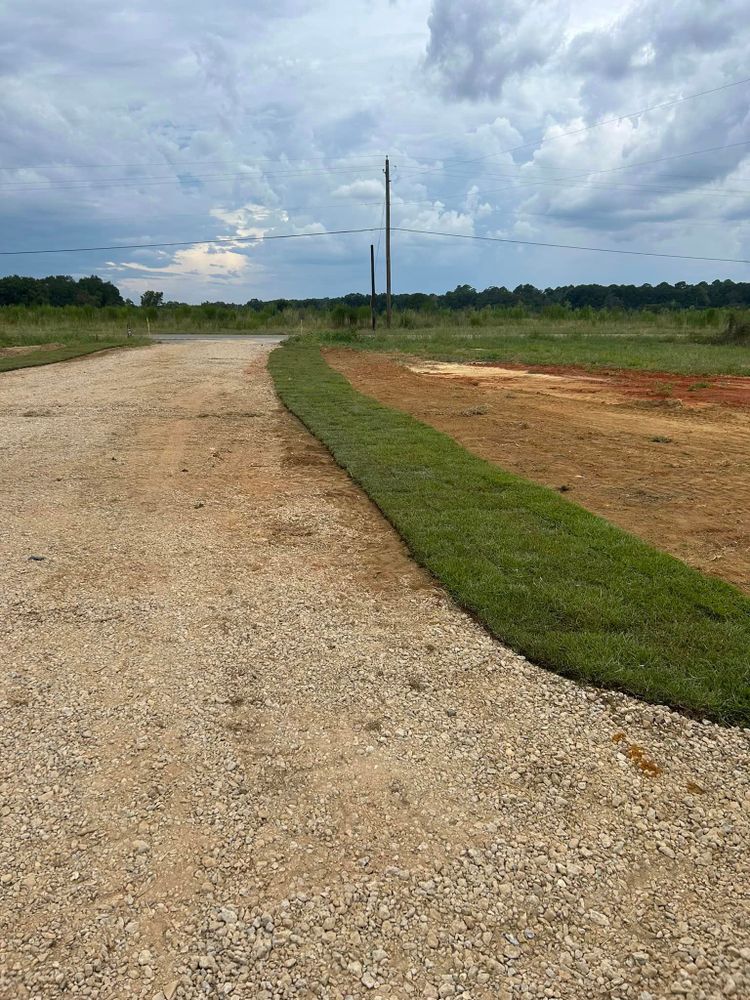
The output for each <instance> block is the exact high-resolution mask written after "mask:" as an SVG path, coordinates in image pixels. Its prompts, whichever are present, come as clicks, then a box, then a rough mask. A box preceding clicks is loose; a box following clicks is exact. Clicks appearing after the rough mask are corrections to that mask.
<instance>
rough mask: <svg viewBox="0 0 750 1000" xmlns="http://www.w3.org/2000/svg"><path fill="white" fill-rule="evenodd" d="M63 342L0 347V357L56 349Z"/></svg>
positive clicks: (14, 356)
mask: <svg viewBox="0 0 750 1000" xmlns="http://www.w3.org/2000/svg"><path fill="white" fill-rule="evenodd" d="M64 346H65V345H64V344H26V345H25V346H24V347H0V358H16V357H18V356H19V355H23V354H35V353H36V352H37V351H58V350H59V349H60V348H61V347H64Z"/></svg>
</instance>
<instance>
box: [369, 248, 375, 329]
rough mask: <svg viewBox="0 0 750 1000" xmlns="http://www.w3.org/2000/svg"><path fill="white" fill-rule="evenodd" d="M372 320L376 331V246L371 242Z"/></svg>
mask: <svg viewBox="0 0 750 1000" xmlns="http://www.w3.org/2000/svg"><path fill="white" fill-rule="evenodd" d="M370 289H371V291H370V322H371V323H372V332H373V333H375V247H374V246H373V244H372V243H371V244H370Z"/></svg>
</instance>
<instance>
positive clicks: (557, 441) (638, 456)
mask: <svg viewBox="0 0 750 1000" xmlns="http://www.w3.org/2000/svg"><path fill="white" fill-rule="evenodd" d="M326 356H327V358H328V360H329V362H330V363H331V364H332V365H333V366H334V367H335V368H336V369H337V370H338V371H341V372H342V373H343V374H344V375H345V376H346V377H347V378H348V379H349V380H350V381H351V383H352V384H353V385H354V387H355V388H356V389H358V390H359V391H360V392H364V393H365V394H367V395H369V396H372V397H374V398H375V399H378V400H379V401H380V402H382V403H384V404H386V405H387V406H393V407H395V408H396V409H398V410H402V411H405V412H407V413H410V414H412V416H414V417H416V418H417V419H419V420H422V421H424V422H425V423H427V424H430V425H431V426H433V427H436V428H437V429H438V430H441V431H443V432H445V433H446V434H450V435H451V437H453V438H454V439H455V440H456V441H458V442H460V443H461V444H462V445H464V447H466V448H468V449H469V450H470V451H472V452H473V453H474V454H476V455H479V456H481V457H482V458H484V459H487V460H488V461H491V462H494V463H496V464H497V465H499V466H501V467H502V468H504V469H508V470H509V471H511V472H514V473H516V474H517V475H520V476H523V477H525V478H527V479H530V480H533V481H535V482H538V483H541V484H543V485H544V486H549V487H551V488H553V489H561V490H563V491H564V492H565V494H566V496H568V497H570V499H572V500H574V501H575V502H576V503H579V504H581V505H582V506H584V507H586V508H587V509H588V510H591V511H593V512H594V513H596V514H599V515H601V516H602V517H606V518H607V519H608V520H610V521H612V522H613V523H614V524H617V525H619V526H620V527H621V528H624V529H626V530H627V531H630V532H632V533H633V534H636V535H638V536H639V537H641V538H644V539H645V540H646V541H648V542H650V543H651V544H653V545H655V546H657V547H658V548H660V549H663V550H664V551H666V552H670V553H672V555H675V556H678V557H679V558H681V559H684V560H685V561H686V562H688V563H690V564H691V565H693V566H696V567H697V568H698V569H701V570H702V571H703V572H706V573H710V574H711V575H714V576H720V577H722V578H724V579H726V580H729V581H730V582H731V583H734V584H736V585H737V586H739V587H741V588H743V589H744V590H745V591H747V592H750V379H738V378H736V377H729V378H721V377H712V378H710V379H708V380H706V379H703V380H701V381H700V382H698V383H697V385H698V386H699V387H698V388H691V386H695V385H696V383H695V382H693V381H692V379H690V378H688V379H684V378H680V377H679V376H678V377H674V376H669V375H663V376H645V377H644V376H641V375H636V373H633V372H625V373H623V375H622V376H618V375H616V374H613V375H611V376H608V375H605V374H603V373H601V372H599V373H597V374H596V375H595V377H594V378H592V377H591V373H586V372H582V371H580V370H575V369H574V370H572V371H569V370H565V369H563V370H560V369H556V371H555V372H554V373H550V372H543V373H540V372H538V370H537V369H534V372H533V373H528V370H527V369H523V368H522V367H519V370H513V369H510V370H509V369H506V368H498V367H496V366H491V365H488V366H481V367H476V368H475V367H470V366H461V365H459V366H456V365H447V364H446V365H441V364H439V363H437V364H436V363H425V362H422V363H418V362H414V363H407V362H406V361H405V359H404V358H403V356H399V355H394V356H393V358H387V357H384V356H383V355H380V354H370V353H367V352H364V351H347V350H329V351H328V352H327V353H326ZM668 387H670V388H668Z"/></svg>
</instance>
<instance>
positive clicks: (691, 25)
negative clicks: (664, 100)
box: [566, 0, 748, 82]
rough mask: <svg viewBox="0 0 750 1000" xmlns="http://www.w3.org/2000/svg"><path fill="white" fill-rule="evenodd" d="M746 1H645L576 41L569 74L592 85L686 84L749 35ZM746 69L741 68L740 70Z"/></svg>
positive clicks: (569, 58)
mask: <svg viewBox="0 0 750 1000" xmlns="http://www.w3.org/2000/svg"><path fill="white" fill-rule="evenodd" d="M747 15H748V8H747V3H746V2H745V0H723V2H722V3H717V2H716V0H673V2H672V3H668V4H666V3H656V2H654V0H640V2H638V3H636V4H635V6H634V7H632V8H631V9H630V10H627V11H625V12H624V13H623V15H622V16H621V17H620V18H619V20H618V21H617V22H616V23H615V24H614V25H608V26H607V27H606V28H600V29H597V30H593V31H586V32H583V33H581V34H579V35H578V36H577V37H575V38H574V39H573V40H572V41H571V44H570V46H569V48H568V51H567V53H566V63H567V66H568V68H569V69H570V70H575V71H578V72H581V73H584V74H586V75H587V76H590V77H591V79H592V82H593V81H601V80H602V79H612V80H622V79H623V78H625V77H628V78H630V77H632V75H633V74H635V75H638V74H640V75H643V76H646V77H649V78H652V79H657V80H660V81H665V80H669V79H670V78H671V77H673V76H675V75H677V76H679V78H680V79H681V80H682V79H684V78H685V73H686V70H687V69H689V67H690V65H691V63H692V62H693V61H694V60H695V59H696V58H698V57H701V56H703V55H705V54H707V53H712V52H717V51H718V52H721V51H722V50H724V49H726V48H727V46H729V45H730V43H731V42H732V41H733V39H735V40H736V36H737V34H738V33H742V34H744V33H745V32H746V31H747V23H746V22H747ZM740 68H741V67H740V65H739V64H738V65H737V66H736V67H735V69H737V70H739V69H740Z"/></svg>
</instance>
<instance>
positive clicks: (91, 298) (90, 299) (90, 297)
mask: <svg viewBox="0 0 750 1000" xmlns="http://www.w3.org/2000/svg"><path fill="white" fill-rule="evenodd" d="M77 301H79V302H81V303H82V304H83V305H92V306H99V307H104V306H121V305H122V295H120V289H119V288H118V287H117V286H116V285H113V284H112V282H111V281H102V279H101V278H100V277H98V276H97V275H96V274H92V275H91V276H90V277H88V278H79V279H78V284H77Z"/></svg>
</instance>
